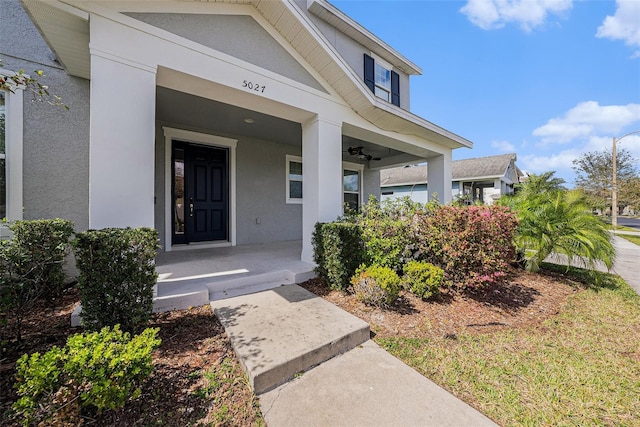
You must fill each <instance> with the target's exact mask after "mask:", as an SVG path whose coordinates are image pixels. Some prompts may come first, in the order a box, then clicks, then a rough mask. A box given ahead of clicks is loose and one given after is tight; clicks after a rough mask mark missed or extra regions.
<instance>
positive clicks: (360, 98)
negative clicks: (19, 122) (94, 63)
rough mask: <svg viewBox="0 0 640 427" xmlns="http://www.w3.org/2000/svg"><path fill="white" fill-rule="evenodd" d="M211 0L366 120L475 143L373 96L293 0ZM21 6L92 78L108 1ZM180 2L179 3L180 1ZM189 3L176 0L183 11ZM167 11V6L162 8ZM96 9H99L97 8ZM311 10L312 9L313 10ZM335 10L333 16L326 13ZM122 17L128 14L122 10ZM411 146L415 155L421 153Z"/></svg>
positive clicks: (366, 38) (356, 30)
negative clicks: (275, 40)
mask: <svg viewBox="0 0 640 427" xmlns="http://www.w3.org/2000/svg"><path fill="white" fill-rule="evenodd" d="M210 1H211V2H220V3H236V4H243V5H246V6H251V7H253V8H255V10H257V11H258V12H259V13H260V14H261V15H262V16H263V17H264V19H265V20H266V21H267V22H269V24H271V25H272V26H273V27H274V28H275V29H276V30H277V31H278V32H279V33H280V34H281V35H282V36H283V37H284V39H286V41H287V42H288V43H289V44H290V45H291V46H292V47H293V48H294V49H295V50H296V51H297V52H298V53H299V54H300V56H301V57H302V58H304V60H305V61H307V63H308V64H309V65H310V66H311V67H313V68H314V69H315V70H316V71H317V72H318V73H319V74H320V75H321V76H322V78H323V79H325V81H326V82H327V83H328V84H329V85H331V87H332V88H333V89H334V90H335V91H336V93H337V94H338V95H339V96H340V97H341V98H342V99H344V100H345V101H346V102H347V103H348V104H349V105H350V107H351V108H352V109H353V110H354V111H355V112H357V113H358V114H359V115H360V116H362V117H363V118H364V119H365V120H367V121H369V122H371V123H375V125H376V126H377V127H378V128H380V129H383V130H386V131H389V132H397V133H399V134H404V135H414V136H417V137H419V138H421V139H425V140H427V141H431V142H433V143H436V144H439V145H441V146H444V147H447V148H451V149H455V148H460V147H469V148H471V147H472V146H473V143H472V142H471V141H469V140H467V139H466V138H463V137H461V136H459V135H456V134H455V133H453V132H450V131H448V130H446V129H444V128H442V127H440V126H437V125H435V124H433V123H431V122H429V121H428V120H426V119H424V118H422V117H420V116H417V115H415V114H413V113H411V112H410V111H407V110H404V109H402V108H400V107H397V106H395V105H393V104H391V103H389V102H386V101H383V100H382V99H380V98H378V97H376V96H375V95H374V94H373V93H371V91H370V90H369V89H368V88H367V86H366V85H365V83H364V81H363V79H362V78H361V76H360V75H359V74H358V73H357V72H356V71H355V70H353V69H352V68H351V67H350V66H349V65H348V64H347V62H346V61H345V59H344V58H343V57H342V56H341V55H340V53H339V52H338V51H337V50H336V49H335V47H334V46H332V45H331V43H330V42H329V41H328V40H327V39H326V38H325V36H324V35H323V33H322V31H321V30H320V29H319V28H318V27H317V25H316V24H315V23H314V22H313V21H312V19H311V17H309V16H307V15H306V14H305V12H304V11H303V10H301V7H304V6H303V5H300V4H298V3H297V2H296V0H270V1H264V0H210ZM22 3H23V5H24V6H25V9H27V12H28V13H29V15H30V16H31V17H32V20H33V21H34V23H35V24H36V26H37V27H38V28H39V30H40V31H41V33H42V34H43V37H44V39H45V40H46V41H47V43H48V44H49V46H50V47H51V50H52V51H54V52H55V53H56V55H57V56H58V60H59V61H60V62H61V63H62V64H63V66H64V67H65V69H66V70H67V72H69V73H70V74H72V75H75V76H79V77H83V78H87V79H88V78H90V55H89V15H90V13H99V14H100V13H109V14H110V16H111V18H112V19H116V20H118V19H121V18H118V17H116V16H115V15H114V12H115V9H114V10H111V9H110V8H109V7H110V4H109V3H100V2H89V1H85V2H74V3H73V6H69V5H67V4H66V3H64V2H63V1H60V0H22ZM129 3H131V4H133V2H130V1H127V0H124V1H119V2H114V3H112V4H113V5H114V6H112V7H117V8H118V10H122V11H127V5H128V4H129ZM178 3H179V4H178ZM189 3H194V4H201V3H200V2H193V1H192V2H189V1H181V2H176V3H175V5H176V7H178V6H179V7H180V9H181V10H183V9H184V8H185V6H186V5H188V4H189ZM148 4H149V12H153V10H154V9H153V8H154V7H156V6H157V5H162V7H166V6H167V5H171V4H172V3H171V2H157V3H156V2H149V3H148ZM307 6H308V7H309V6H310V7H312V8H313V9H314V10H315V13H320V14H322V15H323V16H324V17H323V18H322V19H327V20H328V21H334V22H335V25H339V26H340V27H341V28H342V31H347V32H348V33H350V34H353V36H354V37H358V39H359V40H361V41H362V42H363V43H365V46H368V47H370V48H372V50H373V51H375V52H377V54H379V55H380V56H381V57H383V58H384V59H386V60H389V61H390V62H392V63H394V65H395V64H397V65H398V67H402V68H403V69H405V70H407V71H413V72H412V73H413V74H415V72H417V71H420V70H419V69H418V68H417V67H416V66H415V65H413V64H412V63H411V62H410V61H408V60H407V59H406V58H404V57H403V56H402V55H400V54H399V53H397V52H396V51H394V50H393V49H391V48H390V47H389V46H388V45H386V44H384V42H382V41H381V40H379V39H378V38H377V37H375V36H374V35H373V34H371V33H369V32H368V31H366V30H364V28H362V27H361V26H360V25H359V24H357V23H355V21H353V20H351V19H350V18H347V17H346V15H344V14H342V13H341V12H340V13H335V11H337V9H336V8H335V7H333V6H331V5H330V4H329V3H328V2H326V0H308V5H307ZM165 10H166V9H165ZM96 11H98V12H96ZM312 13H314V12H312ZM331 14H333V17H332V16H330V15H331ZM122 17H124V18H128V17H126V16H125V15H122ZM413 148H415V150H413V151H415V153H413V154H414V155H420V154H419V153H418V152H419V151H420V150H419V149H417V147H413Z"/></svg>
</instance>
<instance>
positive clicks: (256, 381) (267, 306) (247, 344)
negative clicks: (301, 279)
mask: <svg viewBox="0 0 640 427" xmlns="http://www.w3.org/2000/svg"><path fill="white" fill-rule="evenodd" d="M211 307H212V308H213V310H214V313H215V314H216V316H217V317H218V319H220V322H221V323H222V325H223V326H224V328H225V331H226V333H227V335H228V336H229V338H230V340H231V344H232V346H233V348H234V350H235V352H236V353H237V355H238V357H239V359H240V362H241V364H242V366H243V367H244V369H245V371H246V373H247V375H248V377H249V382H250V384H251V386H252V387H253V389H254V391H255V392H256V393H258V394H259V393H263V392H265V391H268V390H270V389H273V388H274V387H277V386H278V385H280V384H283V383H284V382H286V381H287V380H289V379H291V378H293V377H294V376H295V375H296V374H297V373H300V372H303V371H306V370H308V369H309V368H312V367H313V366H315V365H318V364H320V363H322V362H324V361H326V360H329V359H331V358H332V357H334V356H336V355H338V354H341V353H344V352H346V351H348V350H351V349H352V348H354V347H356V346H358V345H360V344H362V343H364V342H366V341H367V340H368V339H369V325H368V324H367V323H366V322H364V321H362V320H360V319H358V318H357V317H355V316H352V315H351V314H349V313H347V312H345V311H343V310H341V309H340V308H338V307H336V306H335V305H333V304H331V303H329V302H327V301H325V300H323V299H322V298H320V297H317V296H316V295H314V294H312V293H311V292H309V291H307V290H305V289H303V288H301V287H300V286H297V285H287V286H280V287H277V288H274V289H271V290H268V291H264V292H259V293H254V294H250V295H243V296H238V297H234V298H228V299H224V300H218V301H212V302H211Z"/></svg>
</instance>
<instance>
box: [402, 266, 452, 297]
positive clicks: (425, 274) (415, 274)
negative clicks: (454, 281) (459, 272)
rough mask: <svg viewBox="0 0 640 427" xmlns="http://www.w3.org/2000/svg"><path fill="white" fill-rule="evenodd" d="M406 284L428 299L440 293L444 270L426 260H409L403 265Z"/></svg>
mask: <svg viewBox="0 0 640 427" xmlns="http://www.w3.org/2000/svg"><path fill="white" fill-rule="evenodd" d="M403 271H404V278H403V279H404V280H403V282H404V285H405V287H406V288H407V289H409V291H411V293H413V294H414V295H416V296H417V297H419V298H423V299H427V298H429V297H431V296H433V295H437V294H439V293H440V286H442V284H443V279H444V271H443V270H442V269H441V268H440V267H436V266H435V265H433V264H431V263H428V262H424V261H415V260H414V261H409V262H408V263H406V264H405V265H404V267H403Z"/></svg>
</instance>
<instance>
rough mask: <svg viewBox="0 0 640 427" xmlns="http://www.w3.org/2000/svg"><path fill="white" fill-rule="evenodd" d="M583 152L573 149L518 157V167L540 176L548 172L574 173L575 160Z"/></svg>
mask: <svg viewBox="0 0 640 427" xmlns="http://www.w3.org/2000/svg"><path fill="white" fill-rule="evenodd" d="M580 154H581V150H578V149H575V148H572V149H569V150H564V151H560V152H559V153H553V154H550V155H547V156H545V155H536V154H525V155H522V156H521V155H519V156H518V166H520V168H521V169H526V170H527V171H530V172H533V173H535V174H540V173H543V172H547V171H560V172H562V171H564V172H569V171H572V168H571V166H573V160H574V159H577V158H578V157H579V156H580Z"/></svg>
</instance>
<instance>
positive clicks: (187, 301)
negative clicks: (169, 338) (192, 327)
mask: <svg viewBox="0 0 640 427" xmlns="http://www.w3.org/2000/svg"><path fill="white" fill-rule="evenodd" d="M191 246H193V245H191ZM301 251H302V241H300V240H293V241H284V242H272V243H256V244H246V245H237V246H227V247H219V248H205V249H193V248H191V249H190V250H185V251H181V250H173V251H171V252H161V253H159V254H158V256H157V257H156V270H157V272H158V283H157V285H156V289H155V294H154V311H156V312H162V311H169V310H180V309H185V308H188V307H195V306H199V305H204V304H208V303H209V301H213V300H219V299H224V298H230V297H234V296H238V295H244V294H250V293H254V292H259V291H262V290H266V289H272V288H275V287H278V286H281V285H285V284H293V283H300V282H304V281H305V280H308V279H310V278H312V277H314V276H315V273H314V272H313V265H311V264H309V263H306V262H303V261H301V260H300V253H301Z"/></svg>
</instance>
